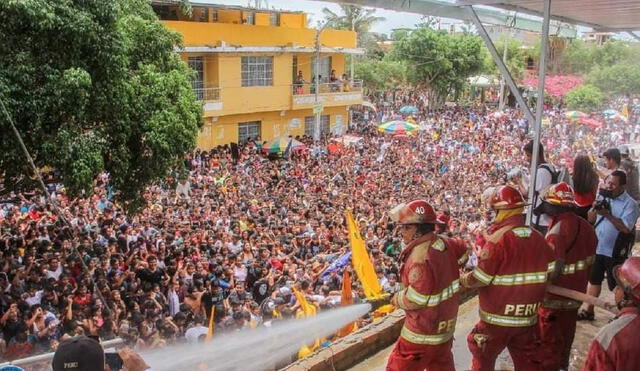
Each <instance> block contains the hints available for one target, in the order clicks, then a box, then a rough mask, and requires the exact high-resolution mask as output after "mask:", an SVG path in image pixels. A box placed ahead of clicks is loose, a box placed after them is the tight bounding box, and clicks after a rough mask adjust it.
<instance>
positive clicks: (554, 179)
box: [538, 163, 558, 183]
mask: <svg viewBox="0 0 640 371" xmlns="http://www.w3.org/2000/svg"><path fill="white" fill-rule="evenodd" d="M538 167H541V168H543V169H545V170H546V171H548V172H549V174H551V183H557V182H558V172H557V171H555V170H554V169H552V168H551V165H549V164H547V163H544V164H540V165H539V166H538Z"/></svg>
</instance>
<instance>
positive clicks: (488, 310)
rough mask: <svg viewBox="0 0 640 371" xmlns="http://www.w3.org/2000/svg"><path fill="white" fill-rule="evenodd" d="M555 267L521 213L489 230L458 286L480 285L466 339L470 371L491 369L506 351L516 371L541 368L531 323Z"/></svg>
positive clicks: (544, 244)
mask: <svg viewBox="0 0 640 371" xmlns="http://www.w3.org/2000/svg"><path fill="white" fill-rule="evenodd" d="M553 267H554V258H553V252H552V251H551V248H550V247H549V246H548V244H547V242H546V241H545V239H544V237H543V236H542V235H541V234H540V233H538V232H537V231H535V230H533V229H532V228H530V227H527V226H525V225H524V223H523V215H521V214H516V215H513V216H510V217H507V218H506V219H504V220H503V221H501V222H499V223H494V224H493V225H492V226H491V228H490V230H489V235H488V236H487V237H486V244H485V245H484V247H483V248H482V250H481V252H480V256H479V259H478V265H477V266H476V267H475V268H474V270H473V271H472V272H470V273H469V274H467V275H465V276H464V277H463V279H462V282H461V283H462V285H463V286H467V287H480V288H479V291H478V296H479V301H480V322H478V323H477V324H476V326H475V327H474V329H473V330H472V332H471V333H470V334H469V336H468V337H467V342H468V346H469V350H470V351H471V354H472V355H473V361H472V369H473V370H493V369H494V365H495V361H496V358H497V357H498V355H499V354H500V352H502V350H503V349H504V348H505V347H506V348H508V349H509V353H510V354H511V358H512V359H513V363H514V366H515V369H516V370H537V369H540V366H541V361H540V360H539V359H537V358H539V357H537V356H536V353H537V351H538V349H539V341H538V340H537V334H536V326H535V325H536V323H537V319H538V316H537V311H538V306H539V304H540V302H542V300H543V299H544V295H545V290H546V283H547V278H548V273H549V272H551V271H552V270H553Z"/></svg>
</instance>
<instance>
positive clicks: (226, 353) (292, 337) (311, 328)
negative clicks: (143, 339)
mask: <svg viewBox="0 0 640 371" xmlns="http://www.w3.org/2000/svg"><path fill="white" fill-rule="evenodd" d="M370 310H371V304H358V305H352V306H348V307H343V308H339V309H335V310H330V311H326V312H321V313H319V314H318V315H317V316H314V317H308V318H304V319H294V320H289V321H283V322H275V323H273V325H272V326H271V327H258V328H255V329H246V330H242V331H238V332H236V333H232V334H228V335H223V336H218V337H214V338H213V340H212V341H211V342H209V343H202V344H190V345H186V344H185V345H178V346H172V347H168V348H163V349H156V350H153V351H150V352H145V353H142V357H143V358H144V360H145V361H146V362H147V363H148V364H149V365H150V366H151V367H152V369H153V370H155V371H169V370H171V371H174V370H199V371H200V370H202V371H204V370H208V371H210V370H225V371H234V370H238V371H240V370H242V371H244V370H274V369H275V368H276V365H279V364H281V363H282V362H283V361H285V362H287V363H288V361H289V358H290V357H291V356H292V355H293V354H296V353H297V351H298V349H299V348H300V347H301V346H302V345H308V344H310V343H312V342H313V341H314V340H315V339H319V338H323V337H327V336H329V335H332V334H334V333H335V332H337V331H338V330H339V329H340V328H342V327H344V326H346V325H347V324H348V323H350V322H353V321H355V320H356V319H357V318H359V317H362V316H363V315H365V314H366V313H367V312H369V311H370Z"/></svg>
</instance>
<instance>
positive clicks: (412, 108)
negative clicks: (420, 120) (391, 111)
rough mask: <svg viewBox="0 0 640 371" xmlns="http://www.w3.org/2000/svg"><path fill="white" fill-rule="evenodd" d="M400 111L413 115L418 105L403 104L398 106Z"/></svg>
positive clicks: (416, 111)
mask: <svg viewBox="0 0 640 371" xmlns="http://www.w3.org/2000/svg"><path fill="white" fill-rule="evenodd" d="M400 113H402V114H403V115H413V114H416V113H418V107H416V106H404V107H402V108H400Z"/></svg>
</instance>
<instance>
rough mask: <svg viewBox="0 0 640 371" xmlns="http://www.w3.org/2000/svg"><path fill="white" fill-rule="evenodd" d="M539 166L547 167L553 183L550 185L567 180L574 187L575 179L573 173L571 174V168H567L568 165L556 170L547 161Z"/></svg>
mask: <svg viewBox="0 0 640 371" xmlns="http://www.w3.org/2000/svg"><path fill="white" fill-rule="evenodd" d="M538 167H541V168H543V169H545V170H546V171H548V172H549V173H550V174H551V184H549V185H553V184H557V183H560V182H565V183H567V184H568V185H570V186H571V187H573V179H572V178H571V174H569V170H567V168H566V167H562V168H561V169H560V170H555V169H554V168H553V167H551V165H549V164H547V163H544V164H541V165H539V166H538Z"/></svg>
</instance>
